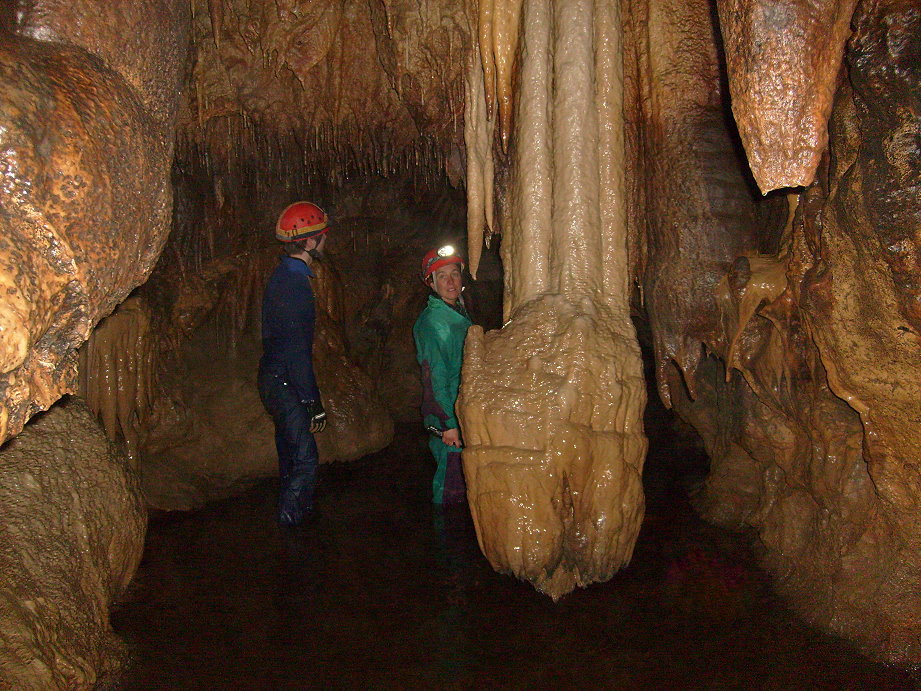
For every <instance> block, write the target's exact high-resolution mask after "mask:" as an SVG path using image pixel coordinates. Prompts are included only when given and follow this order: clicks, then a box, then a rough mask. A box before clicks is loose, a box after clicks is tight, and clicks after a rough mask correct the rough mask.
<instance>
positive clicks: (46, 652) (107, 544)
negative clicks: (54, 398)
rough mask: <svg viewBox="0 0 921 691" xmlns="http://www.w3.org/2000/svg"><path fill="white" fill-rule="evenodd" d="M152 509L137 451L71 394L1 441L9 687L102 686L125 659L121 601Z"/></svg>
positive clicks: (1, 600)
mask: <svg viewBox="0 0 921 691" xmlns="http://www.w3.org/2000/svg"><path fill="white" fill-rule="evenodd" d="M146 525H147V513H146V511H145V509H144V504H143V501H142V498H141V491H140V484H139V482H138V478H137V476H136V475H135V474H134V473H133V472H132V471H131V469H130V467H129V466H128V462H127V460H126V459H125V458H124V457H123V456H121V455H119V454H117V453H116V452H115V450H114V447H113V446H112V445H111V444H110V443H109V442H108V441H107V440H106V437H105V434H104V433H103V431H102V430H101V429H100V428H99V424H98V423H97V422H96V420H95V418H94V416H93V414H92V412H90V410H89V409H88V408H87V407H86V405H85V404H84V403H83V402H82V401H81V400H80V399H70V400H67V401H65V402H62V403H60V404H58V405H57V406H55V407H54V408H53V409H51V410H50V411H48V412H47V413H45V414H44V415H42V416H41V417H40V418H39V419H36V420H34V421H33V422H32V423H31V424H30V425H29V426H28V427H26V429H25V430H23V432H22V433H21V434H20V435H19V436H17V437H16V439H14V440H13V441H11V442H9V443H8V444H7V445H6V446H4V447H3V450H2V451H0V574H2V578H0V687H2V688H9V689H36V690H37V689H42V690H45V689H58V688H60V689H64V688H68V689H72V688H90V687H92V686H93V685H94V684H95V683H96V682H98V681H100V680H101V679H102V678H103V677H104V676H105V675H106V674H107V673H110V672H113V671H115V670H116V669H117V668H118V666H119V665H120V664H121V662H122V661H123V659H124V657H125V651H124V650H123V649H122V646H121V644H120V643H119V641H118V639H117V638H116V637H115V636H114V634H113V633H112V630H111V627H110V626H109V606H110V605H111V603H112V601H113V599H115V598H116V597H117V596H118V595H119V594H120V593H121V592H122V591H123V590H124V589H125V587H126V586H127V585H128V582H129V581H130V580H131V578H132V576H133V575H134V572H135V569H136V568H137V565H138V563H139V562H140V560H141V553H142V551H143V547H144V531H145V529H146Z"/></svg>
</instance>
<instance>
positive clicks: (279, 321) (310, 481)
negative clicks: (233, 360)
mask: <svg viewBox="0 0 921 691" xmlns="http://www.w3.org/2000/svg"><path fill="white" fill-rule="evenodd" d="M312 277H313V272H312V271H311V270H310V267H309V266H307V264H305V263H304V262H303V261H301V260H300V259H295V258H293V257H282V258H281V261H280V263H279V264H278V266H277V267H276V268H275V271H274V272H273V273H272V275H271V277H270V278H269V282H268V284H267V285H266V288H265V295H264V297H263V300H262V359H261V360H260V361H259V379H258V383H259V396H260V397H261V398H262V403H263V405H265V408H266V410H267V411H268V412H269V414H270V415H271V416H272V421H273V422H274V423H275V446H276V448H277V450H278V472H279V476H280V479H281V489H280V493H279V500H278V520H279V522H280V523H283V524H286V525H297V524H298V523H300V522H301V521H302V520H303V518H304V515H305V513H306V512H309V511H311V510H312V509H313V493H314V487H315V485H316V474H317V462H318V459H319V455H318V453H317V443H316V440H315V439H314V437H313V434H311V433H310V421H311V416H312V413H311V410H312V408H311V405H312V404H313V403H314V402H318V401H320V391H319V389H318V388H317V380H316V376H315V375H314V371H313V332H314V324H315V322H316V305H315V303H314V296H313V288H312V287H311V286H310V279H311V278H312Z"/></svg>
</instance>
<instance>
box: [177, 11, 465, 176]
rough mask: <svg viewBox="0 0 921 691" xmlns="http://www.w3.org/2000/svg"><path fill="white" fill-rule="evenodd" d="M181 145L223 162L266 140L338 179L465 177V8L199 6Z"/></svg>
mask: <svg viewBox="0 0 921 691" xmlns="http://www.w3.org/2000/svg"><path fill="white" fill-rule="evenodd" d="M191 5H192V16H193V20H192V56H191V66H190V70H191V75H190V86H189V89H188V93H187V99H186V103H185V107H184V109H183V111H182V114H181V117H180V121H179V131H180V135H181V136H186V137H189V138H191V139H193V140H196V141H204V142H207V143H208V145H209V149H210V150H211V153H212V154H213V155H217V156H221V155H224V156H228V155H231V152H230V149H236V150H237V151H238V152H239V151H242V152H244V153H245V152H246V151H247V149H248V148H250V147H252V146H255V144H256V141H255V140H257V139H258V138H260V137H267V138H277V139H280V140H282V141H285V142H287V143H292V142H293V143H294V144H295V147H296V148H297V149H299V153H300V154H301V155H302V156H303V160H304V162H305V164H306V166H307V167H316V168H317V169H320V170H325V171H326V172H327V174H328V175H336V174H355V173H369V172H374V173H385V174H386V173H387V172H390V171H392V170H393V169H394V168H395V167H397V166H399V165H400V163H401V162H411V163H412V164H414V165H416V164H419V162H420V152H422V153H423V155H424V156H425V163H427V164H432V165H434V166H437V167H439V168H442V169H446V168H449V167H450V171H449V172H450V173H451V174H452V175H453V176H454V177H455V179H456V178H457V176H459V174H460V171H461V167H460V165H461V151H462V146H463V116H464V112H463V109H464V91H463V78H464V69H465V65H466V62H467V59H468V53H469V47H470V45H471V21H470V19H469V17H468V15H467V14H466V13H465V11H464V9H463V5H462V4H460V3H457V2H452V1H451V0H432V1H431V2H400V1H392V0H386V1H375V2H365V1H360V2H355V1H351V2H349V1H345V0H318V1H316V2H309V3H305V2H298V1H297V0H278V1H276V2H265V1H264V0H207V1H206V0H192V3H191Z"/></svg>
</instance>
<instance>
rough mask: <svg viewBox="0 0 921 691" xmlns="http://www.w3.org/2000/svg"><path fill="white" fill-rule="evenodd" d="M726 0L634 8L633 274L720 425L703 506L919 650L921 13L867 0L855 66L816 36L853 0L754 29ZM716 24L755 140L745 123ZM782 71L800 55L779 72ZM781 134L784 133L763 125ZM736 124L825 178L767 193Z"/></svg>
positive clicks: (671, 374) (766, 164) (771, 151)
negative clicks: (785, 103)
mask: <svg viewBox="0 0 921 691" xmlns="http://www.w3.org/2000/svg"><path fill="white" fill-rule="evenodd" d="M729 5H730V3H726V7H724V6H723V5H722V4H721V5H720V15H719V16H720V20H724V21H725V23H724V24H717V22H716V17H715V16H714V14H713V12H712V8H711V7H710V6H709V5H708V4H707V3H704V2H700V3H684V2H681V3H677V2H676V3H665V4H663V3H645V2H636V3H630V11H629V13H628V23H627V26H628V36H630V38H629V39H628V46H632V49H631V50H630V51H628V56H627V62H628V65H629V67H628V70H627V71H628V76H629V77H630V78H629V79H628V94H629V95H628V98H627V104H628V106H627V108H628V110H627V112H628V141H629V145H628V149H629V150H630V151H631V156H630V157H629V158H630V160H631V161H632V162H633V165H632V167H631V174H630V181H631V183H630V188H631V197H632V200H633V208H634V210H635V212H634V213H633V214H632V215H631V232H632V233H633V234H634V235H635V236H636V237H637V238H639V239H643V238H645V248H644V250H643V251H641V252H638V255H637V258H638V261H637V275H638V278H639V280H640V281H641V285H642V288H643V294H644V296H645V304H646V309H647V311H648V313H649V317H650V321H651V325H652V331H653V338H654V343H655V353H656V364H657V379H658V385H659V390H660V393H661V395H662V398H663V400H665V401H666V402H667V403H670V404H671V405H673V406H674V407H675V409H676V410H677V411H678V412H679V413H680V414H681V415H682V416H684V417H685V418H686V419H688V420H689V421H691V422H692V423H693V424H694V426H695V427H696V428H697V429H698V431H699V432H700V433H701V435H702V436H703V438H704V440H705V442H706V444H707V449H708V452H709V454H710V457H711V464H712V465H711V475H710V477H709V478H708V480H707V483H706V486H705V488H704V490H703V492H702V493H701V494H700V495H699V496H698V497H697V498H696V502H697V505H698V507H699V508H700V510H701V511H702V512H703V514H704V515H705V516H706V517H708V518H709V519H710V520H713V521H715V522H717V523H719V524H721V525H724V526H727V527H731V528H741V527H743V526H751V527H753V528H755V529H756V530H757V531H758V534H759V537H760V542H761V544H762V546H763V553H762V558H763V561H764V563H765V565H766V566H767V567H768V568H769V570H770V571H771V572H772V573H773V574H774V576H775V579H776V581H775V582H776V583H777V585H778V587H779V589H780V591H781V592H782V593H783V594H784V595H786V596H787V598H788V599H789V601H790V602H791V603H792V604H793V606H794V607H795V608H796V609H797V610H798V611H799V612H800V613H802V614H803V615H804V616H805V617H806V618H808V619H810V620H811V621H813V622H815V623H816V624H818V625H820V626H821V627H823V628H826V629H829V630H832V631H834V632H836V633H839V634H841V635H844V636H846V637H848V638H851V639H855V640H858V641H860V642H861V643H862V644H863V645H864V646H865V647H866V648H867V649H868V650H869V651H871V652H873V653H874V654H878V655H882V656H884V657H885V658H887V659H890V660H896V661H900V662H908V663H917V662H918V660H919V659H921V658H919V655H921V653H919V648H918V641H919V640H921V636H919V631H921V600H919V593H918V590H917V583H919V582H921V580H919V579H921V572H919V568H921V562H919V559H918V556H917V555H918V554H919V552H918V540H919V535H921V532H919V522H918V515H919V511H918V509H919V504H918V502H919V501H921V499H919V496H921V495H919V493H918V491H917V490H918V475H917V470H916V464H915V459H916V458H917V457H918V449H917V445H918V434H917V429H918V415H919V407H918V405H917V400H918V381H919V379H918V377H917V376H916V374H915V373H914V370H915V367H914V363H915V362H916V361H917V357H918V355H919V352H918V344H919V342H918V339H917V325H916V324H914V322H913V314H912V306H913V305H914V304H915V299H914V297H915V295H916V288H917V276H918V274H917V272H916V270H915V267H914V266H913V261H914V259H913V258H914V256H915V252H916V247H917V237H918V228H919V218H921V216H919V214H918V205H917V194H916V193H915V192H913V191H912V190H917V185H918V178H917V173H916V172H914V173H911V172H909V171H917V169H918V153H919V151H918V147H917V134H918V132H919V111H918V107H917V103H918V100H917V97H916V96H913V95H912V94H917V93H919V88H918V79H919V72H918V68H917V65H918V64H921V63H919V62H918V57H919V44H918V39H917V35H918V21H919V15H918V12H917V8H910V7H908V5H906V4H899V3H889V4H886V3H873V2H866V3H859V4H858V6H857V10H856V12H855V13H854V15H853V18H852V25H853V27H854V33H853V35H851V36H850V38H849V40H848V43H847V52H846V53H845V54H844V63H843V64H844V66H845V68H846V79H844V78H842V79H830V77H829V75H830V74H833V73H835V72H836V70H837V67H835V66H836V65H838V64H841V63H842V61H841V56H839V55H837V54H835V51H834V50H832V49H831V48H830V46H829V44H828V43H827V42H826V41H825V39H824V38H823V39H822V40H819V39H814V38H811V37H815V36H817V35H818V34H821V35H822V36H823V37H826V38H834V41H832V43H834V42H835V41H837V40H838V39H837V38H836V36H838V34H836V33H834V32H833V34H834V35H832V34H826V33H824V31H820V30H819V29H817V28H816V25H815V24H813V22H822V21H824V20H822V19H821V18H822V17H826V18H828V17H838V16H839V15H840V14H841V13H844V14H848V13H847V7H845V6H844V5H841V6H837V5H832V4H830V3H829V4H827V6H823V9H822V11H821V12H817V13H816V14H809V15H808V17H807V16H804V15H803V14H802V12H801V8H800V9H798V10H797V11H796V12H792V11H791V13H789V14H785V15H783V16H784V17H785V18H786V20H788V22H789V25H788V24H785V23H781V25H776V24H774V25H770V26H765V25H763V24H761V23H759V22H754V23H753V25H747V26H746V25H744V24H743V27H744V28H743V27H740V26H736V25H735V23H734V22H735V21H736V19H737V18H738V15H732V13H731V12H730V11H724V10H731V9H732V8H729V7H728V6H729ZM746 7H747V9H746V10H745V12H747V13H748V14H749V15H751V16H754V17H761V16H763V13H764V12H765V11H766V10H765V9H764V8H763V7H761V6H759V5H758V4H757V3H751V4H749V5H746ZM730 15H731V17H730ZM849 19H851V18H850V15H849V14H848V16H847V17H846V18H844V19H840V17H839V20H836V21H838V23H837V24H834V25H835V26H838V25H839V24H840V22H844V24H845V25H846V24H847V22H848V20H849ZM782 26H787V27H788V28H790V26H794V27H798V28H797V29H796V30H795V31H788V32H784V31H781V27H782ZM721 29H722V31H723V33H722V35H721V33H720V31H721ZM836 31H837V29H836ZM765 32H767V33H768V34H770V38H766V37H765ZM844 33H845V34H846V33H847V32H844ZM785 36H786V38H785ZM662 37H667V38H668V40H662ZM790 37H798V40H802V41H804V48H803V50H802V51H799V52H798V49H797V50H794V49H793V48H792V47H791V44H790V41H791V40H793V39H792V38H790ZM721 38H722V39H725V40H726V53H725V59H726V60H727V62H728V87H729V90H730V91H731V92H732V94H733V112H734V114H735V117H736V119H737V121H738V122H739V130H740V133H741V135H742V136H741V141H736V140H735V132H734V131H733V128H732V127H731V125H729V126H727V123H730V122H731V121H730V120H729V119H728V118H727V117H726V116H727V113H726V112H725V109H726V106H725V103H726V86H727V84H726V82H725V81H724V79H723V77H722V68H721V62H722V60H723V57H724V56H723V54H722V53H721V51H720V50H719V46H720V45H721ZM842 42H843V41H842ZM772 51H773V52H772ZM794 53H795V54H797V55H798V56H799V57H797V59H796V60H795V61H793V63H794V64H791V57H790V56H791V55H792V54H794ZM753 54H754V55H755V56H756V57H757V60H756V62H757V63H758V64H759V65H760V68H759V69H758V70H757V71H756V72H757V74H755V75H753V68H752V67H751V65H750V64H749V62H750V61H751V59H752V55H753ZM804 62H805V63H807V64H808V65H809V67H808V68H806V67H804V68H803V69H805V70H806V71H807V72H808V74H806V75H801V74H800V72H798V71H797V69H798V68H797V67H796V65H801V64H803V63H804ZM815 65H819V66H820V67H821V68H822V69H819V70H816V71H815V72H811V70H812V68H813V67H814V66H815ZM772 70H773V73H774V74H784V75H786V74H787V73H788V72H790V75H791V76H790V78H789V79H785V80H784V81H782V82H780V83H778V82H777V81H776V80H775V81H772V80H771V79H770V78H769V77H768V76H767V75H768V74H770V73H771V72H772ZM823 74H824V76H822V75H823ZM687 75H693V76H694V78H693V79H688V78H687ZM758 75H761V76H758ZM740 76H742V77H744V79H741V80H740V79H739V77H740ZM758 80H761V82H762V83H761V84H760V86H759V85H757V84H752V82H753V81H756V82H757V81H758ZM815 80H818V82H817V81H815ZM829 80H830V81H829ZM819 83H822V84H824V86H820V85H819ZM746 89H750V90H751V92H752V94H750V97H745V98H740V99H736V98H735V95H736V94H737V93H743V92H744V91H745V90H746ZM759 89H768V90H770V89H780V90H781V91H782V93H783V96H784V98H787V99H789V100H790V102H791V104H793V105H792V106H791V108H793V112H794V115H795V120H796V122H797V123H798V128H797V129H796V131H795V132H794V133H792V134H791V133H788V132H787V131H786V130H783V129H782V128H781V124H780V122H782V118H781V121H780V122H778V121H777V120H776V119H774V118H772V115H771V113H773V112H774V111H773V110H771V108H772V106H771V104H772V103H774V104H775V105H776V103H777V102H778V99H779V98H780V96H781V91H776V90H775V91H773V92H772V94H771V95H769V96H764V97H763V98H759V96H758V95H757V94H758V93H759V91H758V90H759ZM835 89H836V90H835ZM831 93H835V98H834V107H833V108H832V106H831V103H832V101H831V98H830V94H831ZM801 94H802V97H801ZM781 100H782V99H781ZM810 104H811V105H810ZM798 108H805V109H807V110H808V111H809V112H810V113H812V114H813V116H810V117H805V115H803V112H804V111H802V110H797V109H798ZM824 112H831V119H830V122H829V123H828V124H827V128H828V132H829V134H828V141H829V146H828V149H827V150H824V149H823V142H824V134H822V133H823V132H824V130H825V127H826V125H825V120H824V118H823V117H822V115H821V114H822V113H824ZM785 117H786V116H785ZM775 125H776V126H777V127H778V129H777V130H776V131H775V132H774V134H771V133H770V132H768V131H765V128H767V130H770V129H771V127H774V126H775ZM759 128H760V130H761V131H762V133H761V134H757V135H756V134H754V131H755V130H758V129H759ZM807 130H808V131H809V132H810V133H809V134H808V135H807V134H805V132H806V131H807ZM781 131H783V132H784V136H786V134H791V136H790V137H789V138H788V139H789V141H788V144H790V147H789V148H785V147H777V146H771V145H767V144H765V142H766V141H767V140H769V139H770V138H771V137H776V136H778V135H779V132H781ZM800 135H802V136H800ZM741 144H744V146H745V148H746V150H747V152H748V161H750V162H751V167H752V170H753V171H754V172H755V175H756V176H757V177H758V180H759V182H761V183H762V186H764V187H766V188H769V187H773V186H777V185H782V184H788V182H789V180H788V179H787V178H785V177H784V176H783V175H775V173H777V171H780V170H784V171H794V170H797V171H799V172H797V173H796V174H797V175H799V176H804V177H799V178H797V179H798V180H801V181H805V182H808V181H810V180H811V179H812V172H811V171H812V168H813V167H814V166H818V171H817V174H816V176H815V182H814V183H813V184H812V185H811V186H810V187H809V188H808V189H805V190H792V191H790V192H789V193H787V194H777V193H775V194H772V195H768V196H767V198H762V197H761V196H760V195H759V193H758V191H757V188H756V187H755V184H754V181H753V180H752V179H751V178H750V177H749V173H748V170H747V166H746V161H745V160H744V159H742V158H741V152H742V148H741V146H740V145H741ZM820 159H821V164H819V160H820ZM808 161H811V163H808V164H807V163H806V162H808ZM637 246H641V244H640V243H639V242H638V243H637Z"/></svg>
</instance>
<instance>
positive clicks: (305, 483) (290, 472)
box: [259, 370, 319, 525]
mask: <svg viewBox="0 0 921 691" xmlns="http://www.w3.org/2000/svg"><path fill="white" fill-rule="evenodd" d="M259 396H260V398H261V399H262V404H263V405H264V406H265V409H266V410H267V411H268V412H269V415H271V416H272V422H274V423H275V448H276V449H277V451H278V475H279V478H280V480H281V487H280V489H279V496H278V521H279V523H282V524H283V525H297V524H298V523H300V522H301V521H302V520H303V519H304V515H305V514H306V513H307V512H309V511H312V510H313V493H314V489H315V487H316V481H317V462H318V461H319V453H318V452H317V442H316V440H315V439H314V437H313V434H311V433H310V415H309V413H308V410H307V405H306V404H305V403H302V402H301V400H300V399H299V398H298V396H297V394H296V393H295V391H294V387H293V386H291V385H290V384H288V382H286V381H285V380H284V377H283V376H281V375H278V374H273V373H271V372H267V371H262V370H260V371H259Z"/></svg>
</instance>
